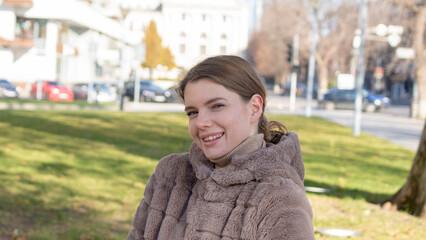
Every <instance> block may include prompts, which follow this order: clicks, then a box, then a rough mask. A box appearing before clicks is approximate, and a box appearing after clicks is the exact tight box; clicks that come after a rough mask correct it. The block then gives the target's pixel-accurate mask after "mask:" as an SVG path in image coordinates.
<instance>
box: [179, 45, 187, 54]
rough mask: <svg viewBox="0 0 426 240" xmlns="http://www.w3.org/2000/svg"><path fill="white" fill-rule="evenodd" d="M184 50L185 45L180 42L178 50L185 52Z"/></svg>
mask: <svg viewBox="0 0 426 240" xmlns="http://www.w3.org/2000/svg"><path fill="white" fill-rule="evenodd" d="M185 51H186V46H185V44H180V45H179V52H180V53H182V54H183V53H185Z"/></svg>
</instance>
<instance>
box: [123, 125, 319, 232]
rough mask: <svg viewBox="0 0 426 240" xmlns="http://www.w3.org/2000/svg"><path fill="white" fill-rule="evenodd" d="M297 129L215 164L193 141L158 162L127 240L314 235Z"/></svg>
mask: <svg viewBox="0 0 426 240" xmlns="http://www.w3.org/2000/svg"><path fill="white" fill-rule="evenodd" d="M303 178H304V167H303V162H302V157H301V151H300V145H299V140H298V138H297V135H296V134H295V133H289V134H288V135H287V136H283V137H282V138H281V140H280V142H279V143H278V144H276V145H274V144H269V143H268V144H267V146H266V147H264V148H261V149H259V150H257V151H254V152H252V153H249V154H244V155H235V156H233V158H232V160H231V163H230V164H229V165H228V166H226V167H224V168H217V169H215V168H214V164H213V163H212V162H210V161H209V160H208V159H207V158H206V157H205V156H204V154H203V152H202V151H201V150H200V149H199V148H198V147H197V146H196V145H195V144H192V145H191V147H190V151H189V153H185V154H172V155H169V156H167V157H164V158H163V159H161V160H160V162H159V164H158V165H157V168H156V170H155V173H154V174H153V175H152V176H151V178H150V180H149V182H148V185H147V186H146V189H145V193H144V195H145V197H144V199H142V201H141V203H140V205H139V207H138V209H137V211H136V214H135V217H134V219H133V222H132V225H133V228H132V230H130V232H129V235H128V237H127V239H129V240H130V239H135V240H139V239H207V240H209V239H256V240H257V239H301V240H302V239H303V240H309V239H314V233H313V226H312V209H311V206H310V204H309V201H308V199H307V197H306V194H305V190H304V186H303Z"/></svg>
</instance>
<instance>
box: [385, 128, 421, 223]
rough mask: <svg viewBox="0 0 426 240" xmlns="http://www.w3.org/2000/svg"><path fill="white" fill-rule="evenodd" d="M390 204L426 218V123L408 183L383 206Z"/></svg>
mask: <svg viewBox="0 0 426 240" xmlns="http://www.w3.org/2000/svg"><path fill="white" fill-rule="evenodd" d="M388 202H389V203H391V204H392V205H393V206H396V208H397V209H398V210H406V211H408V212H409V213H410V214H412V215H415V216H419V217H423V218H425V217H426V210H425V204H426V122H425V126H424V127H423V134H422V137H421V139H420V144H419V148H418V150H417V154H416V156H415V158H414V162H413V166H412V167H411V171H410V175H409V176H408V178H407V182H405V184H404V185H403V186H402V187H401V189H399V191H398V192H397V193H395V195H393V196H391V197H390V198H388V199H386V200H385V201H383V202H382V206H383V205H384V204H386V203H388Z"/></svg>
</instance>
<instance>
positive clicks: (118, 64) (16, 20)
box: [0, 0, 142, 90]
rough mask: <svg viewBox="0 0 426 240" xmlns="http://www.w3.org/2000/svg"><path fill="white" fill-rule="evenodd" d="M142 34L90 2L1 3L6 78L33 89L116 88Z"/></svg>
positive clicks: (1, 66)
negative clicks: (38, 84)
mask: <svg viewBox="0 0 426 240" xmlns="http://www.w3.org/2000/svg"><path fill="white" fill-rule="evenodd" d="M52 9H53V10H52ZM141 34H142V33H139V34H137V33H132V32H129V31H127V30H125V29H124V28H123V27H122V23H120V22H119V21H118V20H114V19H111V18H109V17H106V16H105V15H103V14H102V13H100V12H99V11H96V10H95V8H93V7H92V6H91V5H89V4H88V3H86V2H85V1H76V0H60V1H58V0H25V1H24V0H0V78H4V79H7V80H9V81H11V82H14V83H17V84H18V85H22V87H23V88H26V89H27V90H28V88H29V86H28V85H30V84H31V83H34V82H35V81H38V80H50V81H60V82H62V83H64V84H66V85H72V84H74V83H89V82H107V83H114V84H115V83H117V82H118V80H119V79H124V78H125V76H128V75H129V74H130V72H131V70H132V69H131V62H132V61H133V59H134V58H135V56H134V51H133V49H134V48H135V46H136V45H137V44H138V43H139V42H140V39H141Z"/></svg>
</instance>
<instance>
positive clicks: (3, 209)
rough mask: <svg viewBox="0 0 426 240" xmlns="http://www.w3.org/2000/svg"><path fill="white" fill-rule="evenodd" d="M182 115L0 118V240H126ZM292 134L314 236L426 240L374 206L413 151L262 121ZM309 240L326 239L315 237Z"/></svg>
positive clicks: (322, 125)
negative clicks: (319, 190) (333, 233)
mask: <svg viewBox="0 0 426 240" xmlns="http://www.w3.org/2000/svg"><path fill="white" fill-rule="evenodd" d="M186 118H187V117H186V116H185V115H184V114H183V113H182V114H165V113H121V112H104V111H96V112H89V111H68V112H66V111H16V110H15V111H13V110H3V111H0V239H13V237H12V234H13V232H14V231H15V232H18V235H19V236H21V237H24V238H25V239H27V240H30V239H31V240H35V239H40V240H41V239H64V240H68V239H78V240H88V239H125V237H126V236H127V232H128V231H129V229H130V223H131V219H132V217H133V214H134V212H135V210H136V207H137V206H138V204H139V201H140V199H141V198H142V197H143V189H144V187H145V184H146V183H147V181H148V178H149V176H150V174H151V173H152V171H153V170H154V168H155V166H156V164H157V162H158V160H159V159H160V158H161V157H163V156H164V155H167V154H169V153H173V152H186V151H187V150H188V147H189V145H190V143H191V142H192V141H191V138H190V136H189V134H188V132H187V128H186V122H187V120H186ZM269 118H271V119H274V120H278V121H280V122H283V123H284V124H285V125H286V126H287V128H288V129H289V130H291V131H294V132H297V133H298V134H299V138H300V142H301V145H302V153H303V158H304V162H305V168H306V179H305V185H306V186H314V187H324V188H328V189H331V190H332V192H331V193H330V194H327V195H325V194H314V193H308V197H309V199H310V201H311V204H312V207H313V210H314V226H315V229H321V228H349V229H352V230H357V231H360V232H361V233H362V237H360V238H358V239H426V232H425V231H424V229H426V222H425V221H424V220H421V219H418V218H415V217H412V216H410V215H408V214H406V213H404V212H395V211H390V210H384V209H381V208H380V206H378V205H376V204H374V202H377V201H379V200H381V199H383V198H385V197H386V196H389V195H390V194H392V193H394V192H395V191H397V190H398V189H399V187H400V186H401V185H402V184H403V183H404V181H405V178H406V176H407V174H408V171H409V169H410V167H411V163H412V159H413V157H414V154H415V153H414V152H413V151H410V150H407V149H404V148H401V147H398V146H396V145H394V144H392V143H389V142H386V141H383V140H380V139H378V138H375V137H373V136H370V135H367V134H362V135H361V136H360V137H358V138H355V137H353V136H352V131H351V129H348V128H344V127H341V126H339V125H336V124H333V123H330V122H328V121H325V120H322V119H320V118H311V119H306V118H304V117H297V116H277V115H275V116H269ZM316 238H317V239H331V238H327V237H324V236H321V235H319V234H316Z"/></svg>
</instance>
